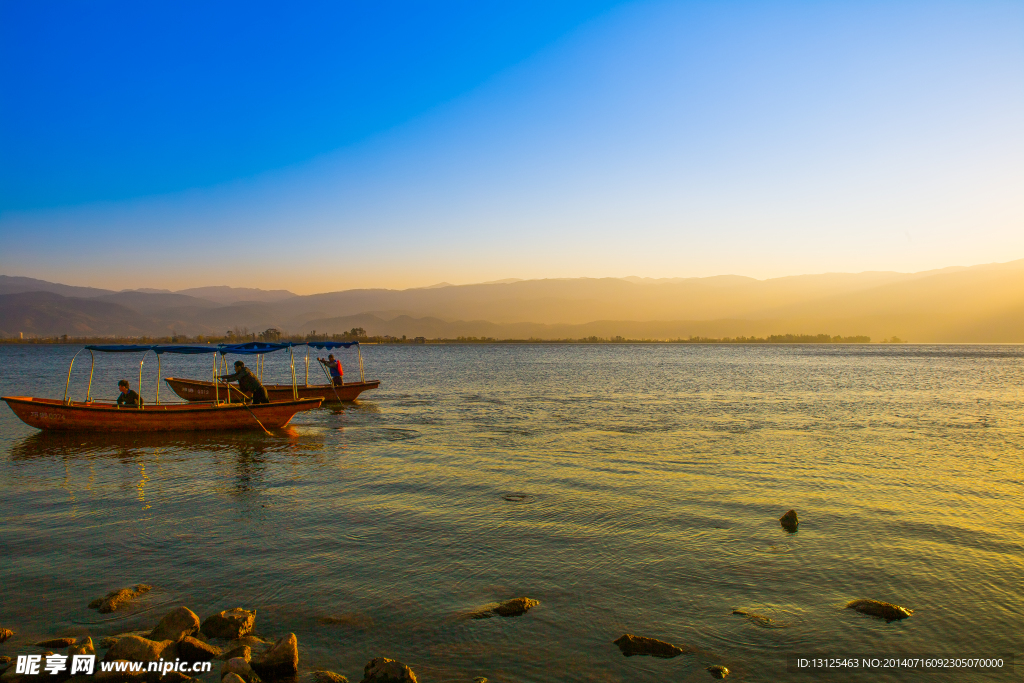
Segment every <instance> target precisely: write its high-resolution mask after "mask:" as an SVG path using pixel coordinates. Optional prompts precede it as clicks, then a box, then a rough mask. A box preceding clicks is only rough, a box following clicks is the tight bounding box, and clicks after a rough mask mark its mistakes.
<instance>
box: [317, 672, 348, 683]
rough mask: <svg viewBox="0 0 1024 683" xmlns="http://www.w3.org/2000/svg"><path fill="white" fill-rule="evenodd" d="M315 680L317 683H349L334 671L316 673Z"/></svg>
mask: <svg viewBox="0 0 1024 683" xmlns="http://www.w3.org/2000/svg"><path fill="white" fill-rule="evenodd" d="M313 680H314V681H316V683H348V679H347V678H345V677H344V676H342V675H341V674H336V673H334V672H333V671H314V672H313Z"/></svg>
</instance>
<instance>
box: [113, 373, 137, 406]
mask: <svg viewBox="0 0 1024 683" xmlns="http://www.w3.org/2000/svg"><path fill="white" fill-rule="evenodd" d="M117 388H118V389H120V390H121V394H120V395H119V396H118V397H117V407H118V408H122V407H123V408H141V407H142V397H141V396H139V395H138V394H137V393H135V391H133V390H132V389H131V388H129V386H128V380H126V379H123V380H121V381H120V382H118V383H117Z"/></svg>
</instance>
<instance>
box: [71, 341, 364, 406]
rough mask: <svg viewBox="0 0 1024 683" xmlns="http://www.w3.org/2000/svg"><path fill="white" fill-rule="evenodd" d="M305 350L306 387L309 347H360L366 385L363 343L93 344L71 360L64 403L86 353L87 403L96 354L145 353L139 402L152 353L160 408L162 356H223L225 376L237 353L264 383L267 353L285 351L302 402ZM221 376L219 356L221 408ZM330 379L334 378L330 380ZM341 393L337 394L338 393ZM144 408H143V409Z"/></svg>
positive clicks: (216, 400)
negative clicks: (299, 352)
mask: <svg viewBox="0 0 1024 683" xmlns="http://www.w3.org/2000/svg"><path fill="white" fill-rule="evenodd" d="M296 346H305V347H307V348H306V386H309V347H313V348H316V349H338V348H345V349H347V348H351V347H353V346H355V347H356V352H357V353H358V356H359V381H360V382H365V381H366V380H365V377H364V374H363V352H362V349H361V348H360V346H359V342H357V341H350V342H339V341H327V340H324V341H307V342H297V343H296V342H283V343H282V342H258V341H252V342H245V343H243V344H218V345H216V346H212V345H190V344H89V345H87V346H85V347H83V348H81V349H79V350H78V352H76V353H75V355H74V356H72V358H71V363H70V364H69V365H68V376H67V380H66V381H65V382H64V398H63V399H62V401H61V402H62V403H64V404H65V405H69V404H70V401H69V399H68V389H69V388H70V386H71V370H72V368H74V366H75V359H76V358H78V354H80V353H81V352H82V351H88V352H89V356H90V360H91V363H90V367H89V384H88V387H87V389H86V392H85V402H86V403H92V379H93V375H94V373H95V370H96V354H95V353H94V352H96V351H99V352H101V353H141V354H142V358H140V359H139V384H138V389H139V392H140V393H139V398H142V393H141V392H142V365H143V363H144V362H145V360H146V354H147V353H148V352H150V351H152V352H153V353H154V354H155V355H156V372H157V378H156V404H157V405H159V404H160V382H161V381H162V380H163V377H162V375H163V370H162V365H161V362H160V359H161V356H163V354H165V353H174V354H184V355H197V354H203V353H213V354H218V353H219V354H220V358H221V361H222V364H223V366H224V372H225V374H228V373H227V359H226V356H227V354H229V353H234V354H238V355H243V356H256V371H257V372H258V373H259V377H260V381H262V377H263V355H264V354H267V353H274V352H275V351H283V350H285V349H288V356H289V366H290V369H291V373H292V397H293V398H294V399H295V400H298V397H299V389H298V382H297V380H296V377H295V347H296ZM218 379H219V374H218V368H217V356H216V355H214V357H213V386H214V403H215V404H217V405H219V404H220V382H219V381H218ZM328 379H330V376H328ZM335 393H337V392H335ZM226 400H227V403H231V387H230V385H229V386H228V387H227V399H226ZM139 407H140V408H142V407H143V406H142V404H140V406H139Z"/></svg>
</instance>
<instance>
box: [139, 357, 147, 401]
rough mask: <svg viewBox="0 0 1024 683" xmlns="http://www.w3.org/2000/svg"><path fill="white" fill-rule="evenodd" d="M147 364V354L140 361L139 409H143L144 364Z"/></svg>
mask: <svg viewBox="0 0 1024 683" xmlns="http://www.w3.org/2000/svg"><path fill="white" fill-rule="evenodd" d="M145 362H146V354H142V358H141V359H140V360H139V409H140V410H141V409H142V364H143V363H145Z"/></svg>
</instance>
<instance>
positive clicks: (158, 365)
mask: <svg viewBox="0 0 1024 683" xmlns="http://www.w3.org/2000/svg"><path fill="white" fill-rule="evenodd" d="M160 375H161V372H160V354H159V353H158V354H156V404H157V405H160Z"/></svg>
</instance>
